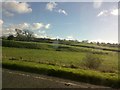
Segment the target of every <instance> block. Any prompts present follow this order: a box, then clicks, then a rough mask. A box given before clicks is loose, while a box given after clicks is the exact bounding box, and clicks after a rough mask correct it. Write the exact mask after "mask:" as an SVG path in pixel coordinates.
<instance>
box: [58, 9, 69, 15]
mask: <svg viewBox="0 0 120 90" xmlns="http://www.w3.org/2000/svg"><path fill="white" fill-rule="evenodd" d="M58 12H59V13H62V14H65V15H68V14H67V12H66V11H65V10H63V9H59V10H58Z"/></svg>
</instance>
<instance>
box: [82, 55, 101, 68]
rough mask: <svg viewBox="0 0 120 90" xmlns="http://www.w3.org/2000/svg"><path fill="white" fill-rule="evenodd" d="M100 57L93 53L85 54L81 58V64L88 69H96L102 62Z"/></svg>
mask: <svg viewBox="0 0 120 90" xmlns="http://www.w3.org/2000/svg"><path fill="white" fill-rule="evenodd" d="M102 61H103V60H102V59H101V58H100V57H98V56H96V55H95V54H87V55H86V57H85V58H84V59H83V65H84V66H85V67H87V68H90V69H97V68H98V67H99V66H100V65H101V64H102Z"/></svg>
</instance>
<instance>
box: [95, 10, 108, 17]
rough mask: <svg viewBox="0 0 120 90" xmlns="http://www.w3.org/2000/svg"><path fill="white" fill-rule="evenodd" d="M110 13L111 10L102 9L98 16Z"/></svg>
mask: <svg viewBox="0 0 120 90" xmlns="http://www.w3.org/2000/svg"><path fill="white" fill-rule="evenodd" d="M108 15H109V12H108V11H107V10H103V11H101V12H100V13H99V14H98V15H97V16H98V17H99V16H108Z"/></svg>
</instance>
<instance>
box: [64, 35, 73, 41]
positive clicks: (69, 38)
mask: <svg viewBox="0 0 120 90" xmlns="http://www.w3.org/2000/svg"><path fill="white" fill-rule="evenodd" d="M66 40H74V38H73V36H71V35H70V36H67V37H66Z"/></svg>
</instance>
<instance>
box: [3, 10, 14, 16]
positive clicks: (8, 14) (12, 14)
mask: <svg viewBox="0 0 120 90" xmlns="http://www.w3.org/2000/svg"><path fill="white" fill-rule="evenodd" d="M3 14H4V15H5V16H8V17H12V16H14V13H11V12H8V11H6V10H3Z"/></svg>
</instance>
